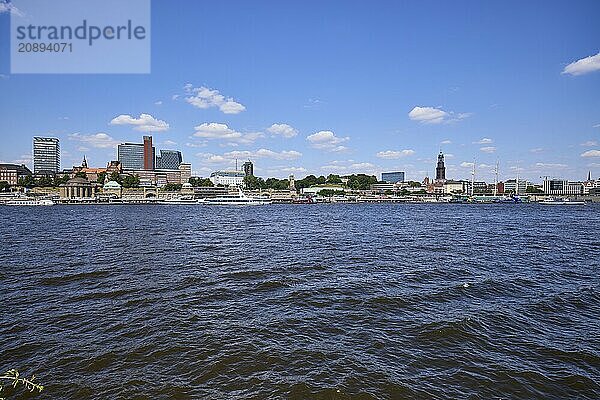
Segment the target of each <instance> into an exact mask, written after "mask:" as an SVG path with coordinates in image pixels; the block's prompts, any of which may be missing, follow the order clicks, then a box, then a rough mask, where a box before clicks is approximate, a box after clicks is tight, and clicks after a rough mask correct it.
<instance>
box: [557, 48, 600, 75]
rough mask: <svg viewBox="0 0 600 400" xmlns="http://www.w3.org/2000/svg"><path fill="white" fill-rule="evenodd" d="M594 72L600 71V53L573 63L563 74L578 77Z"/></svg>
mask: <svg viewBox="0 0 600 400" xmlns="http://www.w3.org/2000/svg"><path fill="white" fill-rule="evenodd" d="M594 71H600V53H598V54H596V55H595V56H589V57H585V58H582V59H581V60H577V61H574V62H572V63H571V64H569V65H567V66H566V67H565V69H564V70H563V72H562V73H563V74H570V75H574V76H577V75H583V74H588V73H590V72H594Z"/></svg>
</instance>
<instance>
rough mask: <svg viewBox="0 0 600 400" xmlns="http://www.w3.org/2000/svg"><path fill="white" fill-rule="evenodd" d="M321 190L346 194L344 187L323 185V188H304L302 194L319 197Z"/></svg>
mask: <svg viewBox="0 0 600 400" xmlns="http://www.w3.org/2000/svg"><path fill="white" fill-rule="evenodd" d="M321 190H328V191H335V192H340V191H342V192H344V191H345V190H344V187H343V186H341V185H338V186H335V185H323V186H311V187H308V188H303V189H301V190H300V193H301V194H303V195H312V196H315V195H317V194H318V193H319V192H320V191H321Z"/></svg>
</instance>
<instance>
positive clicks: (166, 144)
mask: <svg viewBox="0 0 600 400" xmlns="http://www.w3.org/2000/svg"><path fill="white" fill-rule="evenodd" d="M163 144H164V145H165V146H175V145H176V144H177V142H174V141H172V140H165V141H164V142H163Z"/></svg>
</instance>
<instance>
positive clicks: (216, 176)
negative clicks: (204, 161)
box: [209, 170, 246, 186]
mask: <svg viewBox="0 0 600 400" xmlns="http://www.w3.org/2000/svg"><path fill="white" fill-rule="evenodd" d="M245 176H246V174H245V173H244V171H226V170H223V171H215V172H213V173H212V174H210V178H209V179H210V181H211V182H212V183H213V185H215V186H217V185H223V186H243V185H244V177H245Z"/></svg>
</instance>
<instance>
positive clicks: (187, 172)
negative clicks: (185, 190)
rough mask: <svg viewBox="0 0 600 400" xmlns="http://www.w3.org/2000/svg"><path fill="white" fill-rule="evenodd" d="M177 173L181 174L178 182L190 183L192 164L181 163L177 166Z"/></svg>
mask: <svg viewBox="0 0 600 400" xmlns="http://www.w3.org/2000/svg"><path fill="white" fill-rule="evenodd" d="M179 172H180V174H181V176H180V178H179V179H180V181H181V183H183V184H186V183H188V182H189V181H190V178H191V177H192V164H190V163H181V164H179Z"/></svg>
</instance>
